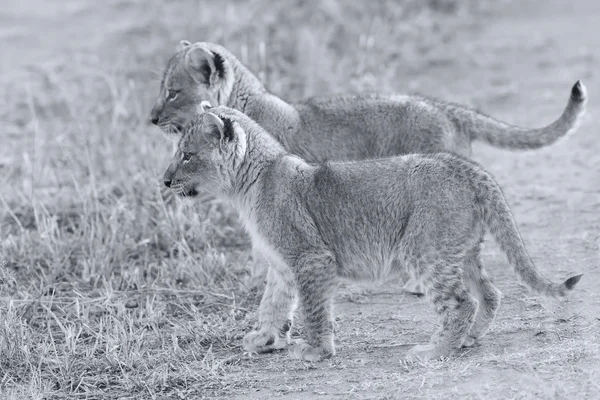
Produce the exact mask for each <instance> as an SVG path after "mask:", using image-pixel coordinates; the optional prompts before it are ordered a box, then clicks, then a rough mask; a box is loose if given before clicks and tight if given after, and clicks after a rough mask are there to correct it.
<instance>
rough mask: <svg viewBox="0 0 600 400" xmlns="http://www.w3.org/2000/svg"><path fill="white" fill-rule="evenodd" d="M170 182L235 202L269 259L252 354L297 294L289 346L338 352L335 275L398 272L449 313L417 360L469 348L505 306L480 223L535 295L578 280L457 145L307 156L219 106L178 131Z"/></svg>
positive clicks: (287, 321)
mask: <svg viewBox="0 0 600 400" xmlns="http://www.w3.org/2000/svg"><path fill="white" fill-rule="evenodd" d="M164 179H165V184H167V186H170V187H171V188H173V189H174V190H175V191H176V193H177V194H180V195H183V196H186V195H192V194H194V193H197V192H198V191H199V190H201V191H205V192H208V193H210V194H212V195H216V196H219V197H222V198H224V199H226V200H228V201H230V202H231V203H232V204H233V206H234V207H235V208H236V209H237V210H238V211H239V214H240V216H241V218H242V219H243V221H244V224H245V227H246V229H247V230H248V232H249V234H250V236H251V238H252V242H253V245H254V247H255V248H256V249H257V251H259V252H260V254H261V256H262V258H263V259H264V260H266V261H267V263H268V265H269V272H268V281H267V288H266V291H265V294H264V296H263V299H262V302H261V305H260V312H259V320H260V321H259V322H260V328H259V329H258V330H257V331H254V332H251V333H249V334H248V335H247V336H246V337H245V338H244V348H245V349H246V350H248V351H255V352H265V351H271V350H274V349H281V348H284V347H287V346H288V344H289V331H290V328H291V325H292V321H293V318H292V317H293V313H294V308H295V307H296V304H297V303H299V305H300V306H301V307H302V309H303V311H304V316H305V321H306V334H307V338H306V341H302V342H299V343H295V344H293V346H291V347H290V349H289V352H290V354H291V356H292V357H294V358H298V359H303V360H307V361H317V360H320V359H322V358H327V357H330V356H332V355H333V354H334V352H335V350H334V342H333V321H334V319H333V310H332V306H333V297H334V293H335V288H336V286H337V283H338V280H339V279H350V280H354V281H357V280H374V279H375V280H377V279H382V278H385V277H388V276H393V275H397V274H400V273H401V272H402V271H407V272H408V274H410V275H411V276H412V277H413V278H414V279H415V280H417V281H418V282H420V283H421V284H422V285H423V288H424V292H425V294H426V296H427V297H428V298H429V299H430V300H431V301H432V303H433V305H434V306H435V310H436V312H437V313H438V315H439V316H440V320H441V321H442V322H441V325H440V328H439V329H438V331H437V332H436V333H435V334H434V335H433V337H432V338H431V341H430V342H429V343H428V344H424V345H419V346H416V347H415V348H413V349H412V350H411V351H410V352H409V357H410V358H420V359H433V358H439V357H446V356H448V355H450V354H452V353H453V352H454V351H456V350H457V349H459V348H460V347H461V346H469V345H472V344H473V343H474V342H475V341H476V340H477V339H478V338H480V337H481V336H482V335H484V334H485V333H486V331H487V330H488V328H489V326H490V324H491V322H492V320H493V319H494V316H495V314H496V311H497V309H498V306H499V304H500V293H499V291H498V289H496V288H495V287H494V286H493V284H492V282H491V281H490V279H489V277H488V275H487V274H486V272H485V270H484V268H483V264H482V261H481V255H480V246H481V242H482V241H483V237H484V233H485V231H486V230H489V231H490V232H491V234H492V235H493V237H494V238H495V239H496V240H497V241H498V242H499V243H500V246H501V248H502V249H503V251H504V252H505V253H506V255H507V257H508V260H509V262H510V264H511V265H512V266H513V267H514V269H515V271H516V272H517V275H518V276H519V277H520V278H521V279H522V280H523V281H524V283H525V284H526V285H527V286H529V287H530V288H531V289H533V290H534V291H535V292H537V293H541V294H544V295H547V296H555V297H560V296H564V295H566V294H567V292H568V291H570V290H571V289H572V288H573V287H574V286H575V284H576V283H577V282H578V281H579V279H580V278H581V275H577V276H574V277H572V278H569V279H568V280H566V281H565V282H563V283H561V284H555V283H552V282H550V281H549V280H547V279H546V278H545V277H543V276H542V275H541V274H540V272H539V271H538V270H537V269H536V268H535V267H534V265H533V263H532V261H531V259H530V257H529V255H528V254H527V251H526V249H525V246H524V244H523V241H522V239H521V237H520V234H519V231H518V229H517V227H516V224H515V222H514V220H513V217H512V214H511V212H510V210H509V208H508V205H507V204H506V201H505V199H504V196H503V194H502V191H501V190H500V188H499V187H498V185H497V184H496V182H495V181H494V179H493V178H492V177H491V176H490V175H489V174H488V173H487V172H486V171H484V170H483V168H482V167H481V166H479V165H478V164H476V163H474V162H472V161H469V160H467V159H465V158H464V157H461V156H457V155H452V154H450V153H436V154H423V155H416V154H414V155H407V156H398V157H392V158H386V159H374V160H365V161H356V162H337V163H336V162H331V163H323V164H316V165H311V164H308V163H306V162H305V161H304V160H302V159H301V158H299V157H297V156H295V155H290V154H289V153H288V152H287V151H286V150H285V149H284V147H283V146H282V145H281V144H280V143H279V142H278V141H277V140H275V139H274V138H273V137H272V136H271V135H270V134H268V133H267V132H266V131H265V130H264V129H263V128H262V127H260V126H259V125H258V124H257V123H255V122H254V121H252V120H251V119H250V118H249V117H247V116H246V115H244V114H242V113H240V112H239V111H236V110H232V109H229V108H226V107H223V106H221V107H218V108H213V109H210V110H209V111H208V112H207V113H205V114H203V116H202V117H199V118H198V119H197V120H195V121H193V122H192V123H191V124H189V125H188V127H187V128H186V129H185V130H184V135H183V138H182V139H181V141H180V144H179V150H178V152H177V154H176V155H175V157H174V159H173V162H172V164H171V166H170V167H169V169H168V171H167V172H166V174H165V178H164Z"/></svg>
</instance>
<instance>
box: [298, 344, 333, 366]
mask: <svg viewBox="0 0 600 400" xmlns="http://www.w3.org/2000/svg"><path fill="white" fill-rule="evenodd" d="M289 353H290V357H292V358H294V359H296V360H304V361H310V362H316V361H321V360H323V359H325V358H330V357H331V356H332V355H333V353H332V352H327V351H325V349H322V348H318V347H314V346H311V345H310V344H308V343H306V342H304V341H298V343H296V344H295V345H293V346H291V347H290V349H289Z"/></svg>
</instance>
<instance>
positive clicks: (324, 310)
mask: <svg viewBox="0 0 600 400" xmlns="http://www.w3.org/2000/svg"><path fill="white" fill-rule="evenodd" d="M292 268H293V269H294V272H296V276H297V280H298V292H299V297H300V305H301V306H302V309H303V311H304V327H305V330H306V335H307V340H306V341H305V342H301V343H298V344H295V345H292V346H291V347H290V349H289V353H290V356H291V357H292V358H296V359H300V360H305V361H320V360H322V359H324V358H329V357H331V356H333V355H334V354H335V347H334V343H333V296H334V294H335V288H336V283H337V281H336V265H335V263H334V261H333V260H332V259H331V257H329V256H324V255H323V256H321V255H318V256H302V257H299V258H298V259H297V261H296V265H295V266H293V267H292Z"/></svg>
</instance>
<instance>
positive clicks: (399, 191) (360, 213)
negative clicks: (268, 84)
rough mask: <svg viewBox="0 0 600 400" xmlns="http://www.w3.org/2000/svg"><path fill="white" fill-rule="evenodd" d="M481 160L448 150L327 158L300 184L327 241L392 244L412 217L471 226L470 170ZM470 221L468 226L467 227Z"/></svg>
mask: <svg viewBox="0 0 600 400" xmlns="http://www.w3.org/2000/svg"><path fill="white" fill-rule="evenodd" d="M476 168H477V166H476V165H474V164H472V163H470V162H466V163H465V162H464V160H462V159H460V158H455V157H454V156H452V155H448V154H432V155H408V156H402V157H393V158H388V159H379V160H365V161H359V162H345V163H325V164H323V165H321V166H319V167H318V168H315V169H314V170H313V172H312V174H311V176H310V177H309V178H308V182H307V183H305V184H304V185H303V186H304V187H303V188H302V190H303V194H302V197H303V198H304V201H305V207H306V209H307V210H309V211H308V212H309V213H310V214H311V216H312V219H313V220H314V221H315V224H316V225H317V227H318V229H319V231H320V233H321V234H322V235H323V237H324V239H325V240H326V241H328V242H329V243H334V244H336V246H337V247H340V248H343V249H346V250H348V251H350V249H352V248H363V247H364V248H365V249H366V248H370V247H372V245H373V244H374V243H373V241H374V242H376V243H375V244H376V245H377V246H384V247H385V248H392V247H394V246H395V245H396V244H397V241H398V240H400V239H401V236H402V234H403V232H404V231H405V228H406V225H407V224H408V222H409V221H411V220H413V221H414V220H415V218H416V219H420V221H421V223H422V224H425V225H428V226H431V227H438V228H439V229H445V228H447V227H450V229H453V228H452V226H453V225H454V224H456V223H457V221H460V224H462V225H461V227H456V229H457V235H460V234H461V232H459V231H460V229H462V227H463V226H464V227H465V229H472V227H473V226H474V225H475V224H476V221H475V219H476V215H475V214H476V213H475V212H474V209H475V208H476V202H477V194H476V189H475V187H474V186H473V184H472V182H471V179H470V177H469V173H465V169H466V170H470V169H473V170H474V169H476ZM469 227H470V228H469Z"/></svg>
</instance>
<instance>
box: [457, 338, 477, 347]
mask: <svg viewBox="0 0 600 400" xmlns="http://www.w3.org/2000/svg"><path fill="white" fill-rule="evenodd" d="M476 344H477V338H475V337H473V336H467V337H466V338H465V341H464V342H463V344H462V346H461V347H463V348H465V347H474V346H475V345H476Z"/></svg>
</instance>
